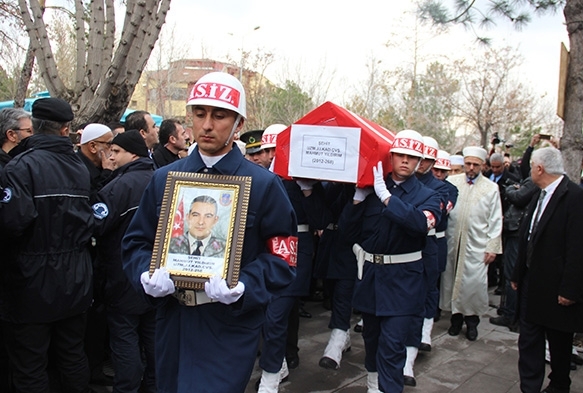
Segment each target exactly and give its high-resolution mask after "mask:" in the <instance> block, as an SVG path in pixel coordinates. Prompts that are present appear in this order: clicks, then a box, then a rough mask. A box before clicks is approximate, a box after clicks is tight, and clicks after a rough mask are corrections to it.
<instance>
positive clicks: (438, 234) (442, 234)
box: [435, 231, 445, 239]
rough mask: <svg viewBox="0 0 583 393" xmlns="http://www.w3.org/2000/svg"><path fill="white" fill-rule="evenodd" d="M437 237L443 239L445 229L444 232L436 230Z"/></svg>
mask: <svg viewBox="0 0 583 393" xmlns="http://www.w3.org/2000/svg"><path fill="white" fill-rule="evenodd" d="M435 237H436V238H438V239H441V238H442V237H445V231H443V232H435Z"/></svg>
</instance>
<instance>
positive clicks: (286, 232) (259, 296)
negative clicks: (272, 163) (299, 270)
mask: <svg viewBox="0 0 583 393" xmlns="http://www.w3.org/2000/svg"><path fill="white" fill-rule="evenodd" d="M169 171H179V172H199V173H209V174H223V175H236V176H251V177H252V184H251V194H250V198H249V207H248V211H247V222H246V228H245V237H244V245H243V251H242V257H241V272H240V276H239V280H240V281H242V282H243V283H245V293H244V295H243V296H242V297H241V299H239V300H238V301H237V302H235V303H233V304H231V305H225V304H223V303H208V304H202V305H199V306H195V307H189V306H185V305H181V304H179V302H178V301H177V300H176V299H175V298H174V297H172V296H166V297H164V298H158V299H154V298H151V297H149V296H147V298H148V299H149V300H150V301H151V302H154V303H155V304H156V305H157V306H158V308H157V325H156V360H157V364H156V376H157V379H158V383H157V385H158V393H176V392H200V393H205V392H208V393H211V392H212V393H215V392H244V391H245V387H246V385H247V383H248V381H249V378H250V376H251V372H252V371H253V365H254V363H255V358H256V355H257V347H258V345H259V338H260V333H261V326H262V325H263V322H264V320H265V316H264V308H265V307H266V306H267V304H268V303H269V301H271V299H272V298H273V297H274V296H275V297H276V296H279V295H281V293H283V291H284V290H285V289H286V288H287V287H288V285H290V283H291V282H292V281H293V279H294V278H295V267H293V266H290V265H289V264H288V263H287V262H286V261H285V260H283V259H282V258H280V257H278V256H275V255H273V254H272V253H271V252H270V250H269V248H268V240H269V239H271V238H273V237H276V236H280V237H291V236H296V232H297V221H296V216H295V213H294V211H293V208H292V206H291V203H290V202H289V199H288V197H287V193H286V191H285V189H284V187H283V185H282V183H281V180H279V178H278V177H277V176H276V175H274V174H272V173H270V172H269V171H268V170H266V169H265V168H262V167H260V166H258V165H256V164H254V163H252V162H250V161H247V160H246V159H245V158H244V157H243V156H242V155H241V152H240V151H239V149H237V148H233V149H231V151H230V152H229V153H228V154H227V155H226V156H224V157H223V158H222V159H221V160H220V161H219V162H217V163H216V164H215V165H214V166H213V167H212V168H207V167H206V166H205V164H204V162H203V161H202V159H201V157H200V154H199V152H198V148H195V150H194V151H193V152H192V154H191V155H190V156H189V157H188V158H185V159H182V160H179V161H176V162H174V163H172V164H169V165H167V166H164V167H162V168H160V169H159V170H157V171H156V172H155V173H154V176H153V178H152V181H151V182H150V184H149V185H148V187H147V188H146V190H145V191H144V195H143V197H142V200H141V202H140V206H139V209H138V211H137V212H136V214H135V216H134V218H133V220H132V222H131V224H130V226H129V228H128V231H127V232H126V236H125V237H124V239H123V244H122V253H123V259H124V270H125V272H126V274H127V275H128V276H129V277H130V280H131V281H132V284H133V285H134V287H135V288H136V289H138V290H139V291H140V292H141V293H142V294H144V291H143V288H142V285H141V284H140V275H141V274H142V273H143V272H145V271H147V270H148V269H149V266H150V259H151V255H152V248H153V244H154V239H155V237H156V228H157V225H158V217H159V215H160V207H161V204H162V197H163V194H164V186H165V183H166V177H167V173H168V172H169ZM144 296H146V295H145V294H144Z"/></svg>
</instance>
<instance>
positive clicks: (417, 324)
mask: <svg viewBox="0 0 583 393" xmlns="http://www.w3.org/2000/svg"><path fill="white" fill-rule="evenodd" d="M423 143H424V145H425V148H424V152H423V159H422V160H421V162H420V163H419V166H418V167H417V170H416V176H417V179H419V180H420V181H421V183H423V184H424V185H425V186H426V187H428V188H430V189H432V190H434V191H435V193H436V194H437V195H439V197H440V207H441V210H442V211H441V215H442V217H443V216H445V207H446V204H447V195H448V190H447V186H446V185H445V184H444V183H443V182H440V181H439V180H437V179H436V178H435V177H434V176H433V172H432V171H431V169H432V168H433V165H434V164H435V160H436V159H437V151H438V150H439V147H438V144H437V141H436V140H435V139H433V138H431V137H429V136H424V137H423ZM440 222H441V219H440V220H439V221H437V222H436V226H437V225H439V224H440ZM437 254H438V251H437V237H436V231H435V228H433V229H431V230H430V231H429V232H428V233H427V242H426V243H425V247H424V248H423V276H424V279H425V285H426V291H427V292H426V294H425V311H424V315H423V317H416V318H415V319H414V323H413V325H412V326H411V331H410V335H409V337H408V338H407V343H406V344H407V360H406V361H405V369H404V370H403V374H404V383H405V385H408V386H416V385H417V382H416V380H415V375H414V373H413V365H414V364H415V359H416V358H417V353H418V351H419V349H423V350H425V351H430V350H431V346H430V344H428V342H429V343H431V330H432V328H433V317H434V316H435V312H436V311H437V304H438V302H439V292H438V289H437V280H438V279H439V269H438V262H437ZM422 336H424V338H425V341H423V340H422V339H423V337H422ZM428 337H429V338H428ZM422 342H423V343H425V345H423V346H422V345H421V343H422Z"/></svg>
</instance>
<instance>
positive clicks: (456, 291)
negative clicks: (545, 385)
mask: <svg viewBox="0 0 583 393" xmlns="http://www.w3.org/2000/svg"><path fill="white" fill-rule="evenodd" d="M447 180H448V181H449V182H451V183H452V184H453V185H454V186H456V187H457V189H458V190H459V196H458V200H457V203H456V205H455V207H454V208H453V210H452V211H451V212H450V214H449V223H448V227H447V230H446V233H445V235H446V238H447V265H446V267H445V272H443V274H442V275H441V291H440V298H439V306H440V308H441V309H442V310H447V311H451V312H452V314H456V313H461V314H463V315H478V316H479V315H482V314H484V313H486V312H487V311H488V266H487V265H486V264H485V263H484V257H485V255H484V254H485V253H487V252H489V253H494V254H501V253H502V204H501V202H500V192H499V189H498V185H497V184H496V183H494V182H492V181H490V180H489V179H487V178H485V177H484V176H482V175H481V174H480V175H479V176H478V177H477V178H476V179H475V180H474V184H473V185H469V184H468V183H467V178H466V175H465V174H459V175H454V176H451V177H449V178H448V179H447Z"/></svg>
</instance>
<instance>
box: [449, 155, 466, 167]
mask: <svg viewBox="0 0 583 393" xmlns="http://www.w3.org/2000/svg"><path fill="white" fill-rule="evenodd" d="M449 161H450V163H451V165H464V157H463V156H460V155H457V154H454V155H453V156H449Z"/></svg>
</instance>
